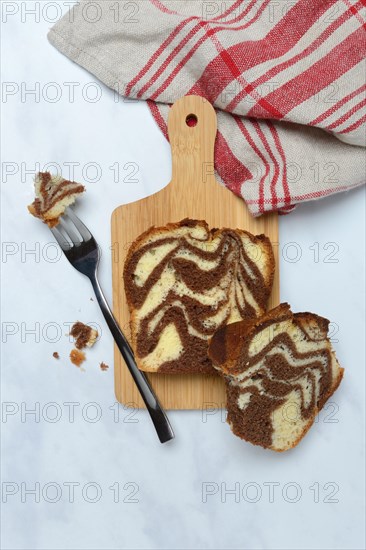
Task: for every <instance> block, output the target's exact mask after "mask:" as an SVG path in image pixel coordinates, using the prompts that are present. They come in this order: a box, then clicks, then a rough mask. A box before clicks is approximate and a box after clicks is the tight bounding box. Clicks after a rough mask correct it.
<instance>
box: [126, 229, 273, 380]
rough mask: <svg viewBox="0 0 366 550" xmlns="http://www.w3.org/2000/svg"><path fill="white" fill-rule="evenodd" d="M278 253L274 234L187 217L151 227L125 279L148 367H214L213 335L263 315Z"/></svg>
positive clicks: (135, 336) (141, 360)
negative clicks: (271, 237) (209, 347)
mask: <svg viewBox="0 0 366 550" xmlns="http://www.w3.org/2000/svg"><path fill="white" fill-rule="evenodd" d="M273 273H274V257H273V251H272V247H271V243H270V241H269V239H268V238H267V237H265V236H264V235H260V236H257V237H254V236H253V235H251V234H250V233H248V232H246V231H243V230H239V229H236V230H233V229H211V230H210V229H209V228H208V225H207V223H206V222H204V221H197V220H190V219H185V220H182V221H181V222H179V223H172V224H168V225H167V226H165V227H160V228H154V227H153V228H151V229H149V230H148V231H147V232H145V233H144V234H143V235H141V236H140V237H139V238H138V239H137V240H136V241H135V242H134V243H133V244H132V246H131V248H130V250H129V252H128V255H127V259H126V262H125V267H124V283H125V291H126V296H127V301H128V304H129V308H130V312H131V333H132V343H133V347H134V351H135V355H136V359H137V363H138V366H139V368H140V369H141V370H145V371H152V372H169V373H195V372H200V373H214V372H215V370H214V369H213V367H212V364H211V360H210V359H209V357H208V356H207V340H208V338H209V337H210V336H212V335H213V333H214V332H215V331H216V330H217V329H218V328H219V327H221V326H223V325H225V324H226V323H228V322H234V321H237V320H240V319H250V318H253V317H256V316H257V315H260V314H262V313H263V312H264V311H265V309H266V305H267V301H268V297H269V294H270V292H271V288H272V282H273Z"/></svg>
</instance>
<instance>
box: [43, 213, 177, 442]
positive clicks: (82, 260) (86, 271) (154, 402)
mask: <svg viewBox="0 0 366 550" xmlns="http://www.w3.org/2000/svg"><path fill="white" fill-rule="evenodd" d="M51 231H52V233H53V236H54V237H55V239H56V241H57V242H58V244H59V245H60V247H61V249H62V251H63V252H64V254H65V256H66V258H67V259H68V260H69V262H70V264H71V265H72V266H73V267H74V268H75V269H77V270H78V271H80V273H82V274H83V275H86V277H88V278H89V279H90V282H91V284H92V287H93V289H94V293H95V296H96V298H97V300H98V304H99V306H100V309H101V310H102V313H103V315H104V318H105V320H106V322H107V325H108V326H109V329H110V331H111V333H112V336H113V338H114V340H115V342H116V344H117V346H118V349H119V350H120V352H121V354H122V357H123V359H124V360H125V362H126V365H127V367H128V369H129V371H130V373H131V374H132V378H133V379H134V381H135V384H136V386H137V388H138V390H139V392H140V395H141V397H142V399H143V400H144V403H145V405H146V408H147V410H148V412H149V414H150V417H151V420H152V422H153V424H154V426H155V429H156V432H157V434H158V437H159V439H160V442H161V443H165V442H166V441H169V440H170V439H173V438H174V432H173V430H172V427H171V425H170V423H169V420H168V418H167V416H166V414H165V411H164V410H163V408H162V406H161V405H160V403H159V400H158V398H157V397H156V395H155V393H154V391H153V389H152V388H151V386H150V384H149V381H148V379H147V378H146V376H145V374H144V373H143V372H141V371H140V370H139V369H138V367H137V365H136V361H135V358H134V355H133V351H132V349H131V346H130V344H129V343H128V341H127V339H126V337H125V335H124V334H123V332H122V331H121V329H120V328H119V326H118V323H117V321H116V319H115V318H114V316H113V314H112V312H111V310H110V307H109V305H108V303H107V300H106V299H105V297H104V294H103V292H102V289H101V287H100V284H99V281H98V265H99V260H100V253H99V247H98V244H97V242H96V240H95V239H94V237H93V235H92V234H91V233H90V231H89V229H88V228H87V227H86V226H85V225H84V224H83V222H82V221H81V220H80V219H79V218H78V217H77V216H76V214H75V213H74V212H73V210H72V209H71V208H70V207H68V208H67V209H66V211H65V214H64V215H63V216H62V217H61V219H60V223H59V225H58V226H57V227H53V228H52V229H51Z"/></svg>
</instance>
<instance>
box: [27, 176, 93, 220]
mask: <svg viewBox="0 0 366 550" xmlns="http://www.w3.org/2000/svg"><path fill="white" fill-rule="evenodd" d="M34 190H35V196H36V197H35V199H34V201H33V203H32V204H30V205H29V206H28V210H29V212H30V213H31V214H33V216H35V217H36V218H40V219H41V220H42V221H43V222H44V223H46V224H47V225H48V226H49V227H55V225H57V224H58V222H59V220H60V216H62V214H63V213H64V212H65V209H66V207H67V206H70V205H71V204H73V203H74V202H75V199H76V197H77V196H78V195H80V194H81V193H83V192H84V191H85V187H84V186H83V185H81V183H76V182H75V181H68V180H65V179H64V178H62V177H61V176H51V174H50V173H49V172H39V173H38V174H37V175H36V177H35V180H34Z"/></svg>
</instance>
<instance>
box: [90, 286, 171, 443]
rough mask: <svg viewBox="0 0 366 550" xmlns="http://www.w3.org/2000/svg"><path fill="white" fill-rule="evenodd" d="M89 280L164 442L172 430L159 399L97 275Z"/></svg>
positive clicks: (161, 441) (161, 440)
mask: <svg viewBox="0 0 366 550" xmlns="http://www.w3.org/2000/svg"><path fill="white" fill-rule="evenodd" d="M90 281H91V283H92V286H93V289H94V293H95V296H96V298H97V300H98V304H99V306H100V309H101V310H102V313H103V315H104V318H105V320H106V322H107V325H108V327H109V329H110V331H111V333H112V336H113V338H114V341H115V342H116V344H117V346H118V349H119V351H120V352H121V354H122V357H123V359H124V360H125V363H126V365H127V367H128V370H129V371H130V373H131V375H132V378H133V379H134V381H135V384H136V386H137V388H138V390H139V392H140V395H141V397H142V399H143V400H144V403H145V405H146V408H147V410H148V412H149V414H150V417H151V420H152V422H153V424H154V426H155V430H156V432H157V434H158V437H159V439H160V443H165V442H166V441H169V440H170V439H173V438H174V432H173V429H172V427H171V425H170V422H169V420H168V417H167V416H166V414H165V411H164V410H163V408H162V406H161V405H160V403H159V400H158V398H157V396H156V395H155V393H154V390H153V389H152V387H151V386H150V383H149V381H148V379H147V378H146V376H145V374H144V373H143V372H142V371H140V370H139V368H138V367H137V365H136V361H135V358H134V354H133V351H132V348H131V346H130V344H129V343H128V340H127V338H126V337H125V335H124V334H123V332H122V331H121V329H120V328H119V325H118V323H117V321H116V319H115V317H114V315H113V313H112V311H111V309H110V307H109V305H108V302H107V300H106V299H105V296H104V294H103V291H102V289H101V287H100V284H99V281H98V279H97V277H92V278H90Z"/></svg>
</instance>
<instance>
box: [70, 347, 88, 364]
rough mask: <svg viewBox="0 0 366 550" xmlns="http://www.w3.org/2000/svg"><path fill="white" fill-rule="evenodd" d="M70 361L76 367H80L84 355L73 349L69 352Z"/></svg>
mask: <svg viewBox="0 0 366 550" xmlns="http://www.w3.org/2000/svg"><path fill="white" fill-rule="evenodd" d="M70 360H71V363H73V364H74V365H76V366H77V367H80V365H81V363H83V362H84V361H85V353H84V352H83V351H80V350H78V349H73V350H71V352H70Z"/></svg>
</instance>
